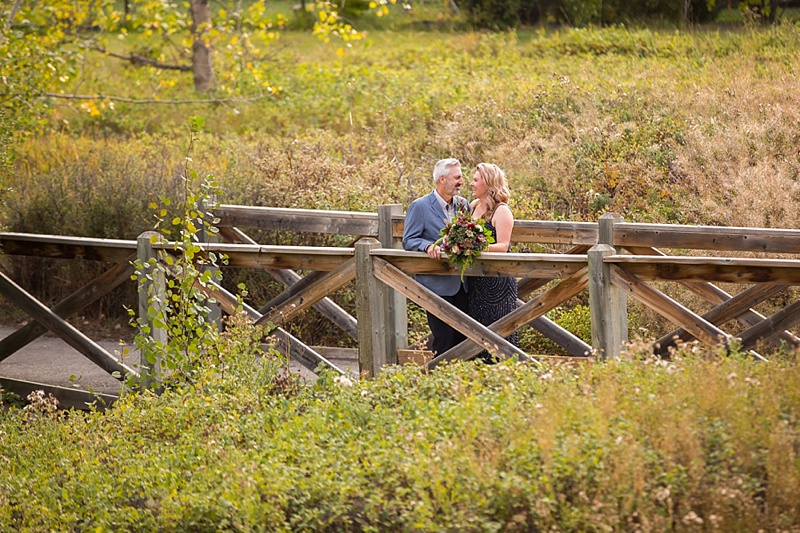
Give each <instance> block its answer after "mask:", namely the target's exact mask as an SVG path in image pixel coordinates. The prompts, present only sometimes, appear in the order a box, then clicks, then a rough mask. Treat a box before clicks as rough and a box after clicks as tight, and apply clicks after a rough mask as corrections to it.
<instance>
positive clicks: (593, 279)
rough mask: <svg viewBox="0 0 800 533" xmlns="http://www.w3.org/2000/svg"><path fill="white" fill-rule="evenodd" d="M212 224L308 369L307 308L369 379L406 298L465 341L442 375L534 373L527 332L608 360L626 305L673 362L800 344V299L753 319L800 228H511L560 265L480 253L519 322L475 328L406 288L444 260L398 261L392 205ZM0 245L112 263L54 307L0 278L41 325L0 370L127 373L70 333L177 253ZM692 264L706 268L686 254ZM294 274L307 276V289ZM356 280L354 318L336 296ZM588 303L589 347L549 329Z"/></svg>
mask: <svg viewBox="0 0 800 533" xmlns="http://www.w3.org/2000/svg"><path fill="white" fill-rule="evenodd" d="M213 216H214V217H216V218H218V219H219V220H220V222H219V223H218V224H217V226H218V228H219V230H220V231H219V235H220V236H221V237H222V239H223V240H224V241H225V242H209V243H205V244H204V248H205V249H207V250H208V251H209V252H212V251H213V252H215V253H218V254H219V253H221V254H225V255H227V257H228V266H230V267H235V268H247V269H262V270H265V271H266V272H268V273H269V274H270V275H271V276H273V277H274V278H275V279H276V280H278V281H280V282H281V283H283V284H284V285H285V286H286V287H287V288H286V290H285V291H284V292H283V293H282V294H280V295H278V296H277V297H275V298H273V300H271V301H270V302H266V303H265V304H264V305H262V306H261V307H259V308H258V309H256V308H255V307H252V306H245V311H246V312H247V313H248V314H249V315H250V317H251V318H252V319H253V321H254V322H256V323H257V324H267V323H271V324H273V325H274V326H276V329H275V330H274V332H273V341H274V343H275V346H276V347H277V348H278V349H279V350H280V351H282V352H283V353H284V354H285V355H287V356H288V357H290V358H292V359H294V360H296V361H298V362H300V363H301V364H302V365H303V366H305V367H307V368H309V369H310V370H312V371H313V370H314V369H316V368H318V366H319V365H320V364H322V365H327V366H328V367H330V368H332V369H333V370H334V371H338V372H344V371H343V370H341V369H340V368H338V367H337V366H336V365H335V364H333V363H332V362H331V361H330V360H329V359H328V358H327V357H326V354H328V353H331V351H330V350H329V349H328V348H325V347H312V346H309V345H307V344H306V343H304V342H303V341H302V340H301V339H297V338H295V337H294V336H292V335H291V334H290V333H289V332H287V331H286V330H285V329H284V328H283V326H285V325H286V324H287V323H288V322H289V321H291V320H293V319H294V318H296V317H298V316H299V315H301V314H302V313H304V312H306V311H307V310H308V309H309V308H311V307H314V308H315V309H317V310H318V311H319V312H320V313H322V314H323V315H324V316H325V317H327V318H328V319H329V320H331V321H332V322H333V323H334V324H335V325H336V326H337V327H338V328H339V329H341V331H342V334H343V335H347V336H349V337H351V338H353V339H355V340H356V341H357V343H358V349H357V358H358V368H359V372H360V374H361V375H362V376H374V375H375V374H376V373H377V372H379V371H380V369H381V368H382V367H383V366H385V365H388V364H396V363H398V362H399V361H401V359H399V356H402V355H403V354H404V353H407V352H406V349H407V348H408V330H407V324H408V319H407V309H406V305H407V300H411V301H413V302H415V303H416V304H418V305H419V306H421V307H422V308H424V309H425V310H427V311H430V312H431V313H433V314H434V315H436V316H438V317H440V318H441V319H442V320H444V321H445V322H447V323H449V324H451V325H453V326H454V327H455V328H457V329H458V330H460V331H461V332H462V333H464V335H465V336H466V337H467V340H466V341H464V342H463V343H462V344H460V345H459V346H456V347H454V348H452V349H451V350H449V351H447V352H445V353H443V354H439V355H438V356H437V357H436V358H434V359H432V360H431V361H429V362H427V366H428V367H429V368H434V367H435V366H436V365H438V364H440V363H442V362H444V361H451V360H456V359H469V358H471V357H474V356H475V355H476V354H477V353H479V352H480V351H482V350H484V349H489V350H490V351H492V352H494V353H496V354H498V355H500V356H502V357H517V358H519V359H522V360H530V361H532V362H533V363H534V364H536V363H538V361H537V360H536V358H535V357H534V356H532V355H530V354H526V353H524V352H523V351H521V350H520V349H519V348H517V347H515V346H513V345H511V344H510V343H508V342H507V341H506V340H505V337H506V336H508V335H509V334H511V333H512V332H513V331H516V330H518V329H520V328H521V327H523V326H530V327H533V328H535V329H536V330H537V331H539V332H541V333H542V334H544V335H545V336H547V337H548V338H550V339H551V340H553V341H554V342H555V343H556V344H557V345H559V346H561V347H562V348H563V350H565V351H566V353H568V354H570V355H571V356H572V357H576V358H585V357H587V356H588V355H589V354H590V353H594V354H596V355H597V356H598V357H600V358H605V357H617V356H619V354H620V351H621V350H622V347H623V345H624V343H625V341H626V340H627V335H628V325H627V309H628V304H627V300H628V298H633V299H636V300H638V301H639V302H641V303H642V304H643V305H644V306H646V307H647V308H649V309H651V310H652V311H654V312H656V313H658V314H659V315H661V316H663V317H665V318H666V319H668V320H669V321H670V322H672V323H673V324H674V325H675V327H676V329H674V330H672V331H668V332H663V335H662V336H661V338H659V339H658V340H657V341H656V342H655V343H654V344H653V349H654V352H656V353H659V354H666V353H667V352H668V349H669V347H670V346H673V345H675V343H676V342H678V341H680V340H683V341H686V340H690V339H698V340H699V341H701V342H703V343H705V344H708V345H716V346H718V345H721V346H728V345H730V344H731V343H732V342H734V335H732V334H731V333H728V332H726V331H724V330H722V329H721V325H725V324H726V323H728V322H729V321H731V320H736V321H738V322H739V323H740V324H741V326H739V327H737V330H739V331H738V332H737V333H736V335H735V338H736V339H738V340H737V341H736V342H739V343H740V344H741V346H742V348H743V349H745V350H749V351H750V352H751V353H752V355H753V357H756V358H759V359H764V357H763V356H762V355H760V354H758V353H756V352H755V349H756V348H757V346H760V345H762V344H763V343H778V342H783V343H786V344H787V345H788V346H789V347H790V348H791V349H795V348H797V347H798V346H800V339H798V337H796V336H795V335H794V334H793V333H792V332H790V331H788V330H789V329H790V328H791V327H792V326H794V325H795V324H796V323H797V322H798V321H800V301H795V302H793V303H790V304H789V305H787V306H786V307H784V308H783V309H781V310H780V311H778V312H777V313H774V314H773V315H772V316H769V317H765V316H763V315H761V314H759V313H758V312H757V311H755V310H754V307H756V306H758V305H759V304H760V303H762V302H764V301H765V300H767V299H769V298H774V297H775V296H776V295H778V294H780V293H786V292H787V291H789V289H790V288H791V287H792V286H793V285H798V284H800V261H798V260H796V259H793V257H794V256H795V254H797V253H798V252H800V231H796V230H773V229H762V228H733V227H712V226H680V225H659V224H632V223H626V222H624V221H623V220H622V218H621V217H620V216H618V215H613V214H609V215H604V216H603V217H602V218H601V219H600V221H599V222H598V223H588V222H587V223H571V222H549V221H531V220H518V221H516V223H515V226H514V231H513V234H512V241H513V242H514V243H517V244H520V245H522V246H532V245H541V246H549V247H555V246H558V247H560V248H563V249H564V250H565V251H564V252H563V253H508V254H484V255H482V256H481V257H480V258H478V260H477V261H476V262H475V264H474V266H473V267H471V268H470V269H468V270H467V272H466V275H468V276H475V275H480V276H497V275H504V276H511V277H514V278H516V279H517V280H518V289H519V291H518V292H519V297H520V298H521V299H520V301H519V302H518V304H519V306H518V308H517V309H516V310H515V311H514V312H512V313H510V314H509V315H507V316H506V317H504V318H502V319H501V320H499V321H497V322H496V323H495V324H492V325H491V326H489V327H484V326H482V325H481V324H479V323H477V322H476V321H475V320H473V319H472V318H470V317H469V316H467V315H465V314H464V313H462V312H460V311H459V310H457V309H456V308H454V307H453V306H452V305H450V304H448V303H447V302H445V301H444V300H442V299H441V298H439V297H438V296H436V295H435V294H433V293H431V292H430V291H429V290H427V289H426V288H424V287H422V286H421V285H419V284H417V283H416V282H415V281H414V279H413V275H414V274H422V273H424V274H450V275H452V274H455V273H457V272H456V270H455V269H454V267H452V266H451V265H449V264H448V263H447V261H446V260H440V261H436V260H432V259H430V258H428V256H427V255H426V254H424V253H421V252H406V251H403V250H402V249H401V245H400V239H401V237H402V230H403V222H404V215H403V212H402V207H401V206H399V205H389V206H381V207H380V208H379V209H378V212H377V213H355V212H344V211H318V210H299V209H279V208H266V207H244V206H233V205H220V206H216V207H215V208H214V209H213ZM250 229H258V230H272V231H279V232H303V233H322V234H336V235H349V236H352V237H353V242H354V245H353V246H352V247H297V246H265V245H260V244H258V243H256V242H255V241H254V240H253V239H251V238H250V237H249V236H248V235H247V234H246V233H245V231H244V230H250ZM0 244H1V245H2V249H3V253H4V254H6V255H8V256H13V255H27V256H39V257H50V258H62V259H74V258H83V259H90V260H96V261H102V262H105V263H108V264H109V265H110V267H109V269H108V270H107V271H106V272H105V273H104V274H102V275H101V276H99V277H98V278H96V279H94V280H92V281H90V282H89V283H88V284H86V285H85V286H84V287H83V288H82V289H80V290H78V291H76V292H75V293H74V294H72V295H71V296H69V297H67V298H66V299H64V300H63V301H61V302H59V303H57V304H56V305H54V306H53V307H52V308H51V309H49V308H48V307H47V306H45V305H44V304H42V303H41V302H39V301H38V300H37V299H36V298H35V297H34V296H33V295H30V294H29V293H27V292H26V291H25V290H24V289H22V288H21V287H19V286H18V285H17V284H16V283H15V282H14V281H13V280H11V279H10V278H9V277H8V276H6V275H5V274H3V273H2V272H0V293H2V294H3V295H4V296H5V297H6V298H7V299H8V300H10V301H11V302H13V303H14V304H15V305H16V306H18V307H19V308H21V309H22V310H24V311H25V312H26V313H27V314H29V315H30V316H31V317H32V318H33V319H34V321H32V322H30V323H29V324H28V325H26V326H25V327H23V328H20V329H19V330H18V331H16V332H15V333H13V334H12V335H10V336H8V337H6V338H5V339H3V340H1V341H0V361H2V360H3V359H5V358H7V357H8V356H9V355H11V354H12V353H14V352H15V351H17V350H19V349H20V348H21V347H22V346H25V345H26V344H27V343H29V342H31V340H33V339H35V338H36V337H38V336H40V335H42V334H43V333H44V332H46V331H47V330H50V331H51V332H52V333H54V334H56V335H58V336H59V337H60V338H62V339H64V341H65V342H67V343H68V344H69V345H70V346H73V347H74V348H75V349H77V350H78V351H80V352H81V353H82V354H84V355H85V356H86V357H87V358H89V359H90V360H91V361H93V362H94V363H95V364H97V365H98V366H99V367H101V368H102V369H104V370H105V371H107V372H109V373H115V375H116V374H120V373H121V374H124V373H125V372H134V371H135V370H134V368H132V367H131V366H128V365H127V364H126V363H125V362H121V361H119V360H118V359H117V358H116V357H114V356H112V355H111V354H109V353H108V352H107V351H106V350H105V349H103V348H101V347H100V346H99V345H98V344H97V343H95V342H94V341H92V340H91V339H90V338H89V337H87V336H86V335H84V334H83V333H81V332H80V331H79V330H78V329H77V328H75V327H74V326H72V325H71V324H70V323H69V322H68V321H67V320H65V319H66V318H68V317H69V316H71V315H73V314H75V313H77V312H79V311H80V310H81V309H83V308H85V307H86V306H89V305H91V304H92V303H93V302H94V301H96V300H97V299H98V298H99V297H101V296H102V295H104V294H107V293H108V292H109V291H111V290H112V289H113V288H115V287H117V286H119V285H121V284H123V283H126V282H130V279H131V275H132V274H133V272H134V267H133V266H132V261H133V260H134V259H136V258H137V257H138V258H141V259H149V258H151V257H155V258H159V257H163V254H165V253H169V251H170V250H171V249H172V245H171V244H170V243H161V244H159V243H153V242H152V240H151V238H150V234H149V233H145V234H143V235H142V236H141V237H140V238H139V239H138V240H137V241H125V240H110V239H87V238H79V237H65V236H53V235H31V234H14V233H3V234H0ZM695 250H699V251H701V252H702V253H705V254H706V255H686V253H687V251H695ZM668 252H671V255H668ZM678 253H680V254H683V255H677V254H678ZM710 254H714V255H713V256H709V255H710ZM725 254H728V255H725ZM787 257H789V258H790V259H787ZM298 271H303V272H309V273H308V274H307V275H305V276H301V275H300V274H299V273H298ZM353 280H355V291H356V317H353V316H351V315H350V314H349V313H347V312H346V311H345V310H344V309H342V308H341V307H340V306H339V305H337V303H336V302H334V301H333V299H332V297H331V294H332V293H334V292H335V291H337V290H338V289H340V288H342V287H344V286H345V285H347V284H349V283H351V282H352V281H353ZM664 282H668V283H664ZM716 283H727V284H735V285H736V286H737V290H736V291H732V292H735V294H734V295H732V294H729V293H728V292H726V291H725V290H723V289H721V288H720V287H718V286H717V285H715V284H716ZM675 284H679V285H681V286H683V287H685V288H686V289H688V291H690V292H691V293H694V294H695V295H696V296H699V297H700V299H701V301H702V302H705V303H704V305H703V307H709V306H710V309H709V310H706V311H704V312H701V311H692V310H691V309H689V308H688V307H687V305H685V304H683V303H681V302H679V301H677V300H676V299H675V298H674V297H671V296H669V295H668V293H669V292H673V291H672V290H670V289H669V287H674V285H675ZM739 285H741V286H742V287H741V289H739V288H738V286H739ZM583 291H588V294H589V301H590V310H591V322H592V324H591V326H592V339H591V345H589V344H588V343H586V342H585V341H584V340H582V339H580V338H578V337H576V336H575V335H573V334H572V333H570V332H569V331H567V330H565V329H564V328H562V327H560V326H559V325H558V324H556V323H555V322H553V321H552V320H550V319H548V318H547V317H546V316H545V315H546V313H547V312H548V311H550V310H553V309H555V308H557V307H559V306H561V305H563V304H564V303H565V302H567V301H568V300H569V299H570V298H572V297H574V296H576V295H578V294H579V293H581V292H583ZM789 292H791V291H789ZM207 293H208V295H209V296H212V297H213V298H214V299H215V300H216V301H217V302H218V304H219V306H220V307H221V309H222V310H223V311H225V312H229V313H230V312H232V311H233V310H234V309H235V308H236V305H237V298H236V295H234V294H232V293H230V292H228V291H227V290H225V289H224V288H223V287H220V286H213V287H212V288H211V289H209V290H207ZM792 296H793V294H792ZM143 309H146V307H144V308H143V307H142V304H141V303H140V312H141V313H144V314H146V312H145V311H143ZM354 357H355V355H354ZM0 384H2V385H3V386H4V387H5V388H6V389H7V390H11V391H14V390H23V391H24V390H28V389H29V388H30V384H26V383H18V382H15V381H13V380H8V379H3V378H0ZM54 392H55V393H56V394H57V396H58V395H61V399H62V403H66V404H68V405H69V404H72V405H82V403H83V402H84V401H86V398H85V397H82V396H81V395H80V394H79V393H77V392H75V391H69V392H65V391H61V390H57V389H55V388H54Z"/></svg>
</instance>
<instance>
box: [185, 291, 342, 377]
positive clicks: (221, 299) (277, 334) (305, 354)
mask: <svg viewBox="0 0 800 533" xmlns="http://www.w3.org/2000/svg"><path fill="white" fill-rule="evenodd" d="M194 286H195V287H196V288H197V289H198V290H200V291H201V292H202V293H203V294H205V295H206V297H209V298H214V299H215V300H216V301H217V303H218V304H219V305H220V307H221V308H222V310H223V311H225V312H226V313H228V314H229V315H232V314H234V313H237V312H238V311H239V309H241V310H242V311H244V312H245V313H247V316H249V317H250V318H251V319H252V320H253V322H257V321H258V320H259V319H260V318H261V317H262V315H261V313H259V312H258V311H256V310H255V309H253V308H252V307H250V306H249V305H247V304H246V303H244V302H239V301H238V299H237V298H236V296H235V295H234V294H232V293H231V292H230V291H228V290H226V289H225V288H223V287H221V286H220V285H218V284H217V283H214V282H210V283H209V284H208V285H206V286H203V285H202V284H201V283H200V282H199V281H195V283H194ZM270 335H272V336H273V337H274V338H275V340H276V348H278V350H279V351H280V352H281V353H283V354H284V355H285V356H286V357H289V358H291V359H294V360H296V361H297V362H299V363H300V364H301V365H303V366H304V367H305V368H307V369H308V370H310V371H311V372H315V373H316V371H317V368H318V367H319V365H325V366H327V367H328V368H330V369H331V370H333V371H334V372H337V373H339V374H342V375H348V372H346V371H344V370H342V369H341V368H339V367H337V366H336V365H335V364H333V363H332V362H330V361H328V360H327V359H325V357H323V356H322V355H320V354H319V353H317V352H316V351H315V350H314V349H312V348H310V347H309V346H306V345H305V344H303V342H302V341H300V340H299V339H297V338H296V337H294V336H293V335H292V334H291V333H289V332H288V331H286V330H284V329H283V328H276V329H274V330H273V331H271V332H270Z"/></svg>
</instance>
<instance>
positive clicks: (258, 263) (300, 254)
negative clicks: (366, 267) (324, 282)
mask: <svg viewBox="0 0 800 533" xmlns="http://www.w3.org/2000/svg"><path fill="white" fill-rule="evenodd" d="M161 247H162V248H163V249H164V250H165V251H168V252H169V251H171V244H165V245H162V246H161ZM201 247H202V248H203V249H204V250H206V251H208V252H215V253H218V254H225V255H226V256H227V258H228V263H227V266H231V267H239V268H277V269H295V270H324V271H330V270H335V269H337V268H338V267H339V266H340V265H341V264H342V263H344V262H346V261H348V260H349V259H351V258H352V257H353V249H352V248H338V247H322V246H318V247H315V246H261V245H255V246H254V245H246V244H225V243H222V244H211V245H207V246H206V245H201Z"/></svg>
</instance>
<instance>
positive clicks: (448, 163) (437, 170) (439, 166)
mask: <svg viewBox="0 0 800 533" xmlns="http://www.w3.org/2000/svg"><path fill="white" fill-rule="evenodd" d="M458 166H461V162H460V161H459V160H458V159H456V158H454V157H450V158H448V159H440V160H439V161H437V162H436V165H434V167H433V183H434V184H437V183H439V178H441V177H442V176H445V175H447V173H448V172H450V169H451V168H453V167H458Z"/></svg>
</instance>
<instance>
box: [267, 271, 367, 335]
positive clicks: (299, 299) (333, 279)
mask: <svg viewBox="0 0 800 533" xmlns="http://www.w3.org/2000/svg"><path fill="white" fill-rule="evenodd" d="M355 264H356V262H355V259H350V260H348V261H346V262H344V263H343V264H342V265H341V266H339V268H337V269H336V270H332V271H330V272H328V273H326V274H325V275H324V276H322V277H321V278H320V279H318V280H316V281H314V282H312V283H310V284H309V285H308V286H307V287H306V288H305V290H304V291H302V292H300V293H298V294H294V295H292V296H291V297H289V298H287V299H286V301H285V302H283V303H282V304H281V305H279V306H278V307H275V308H273V309H271V310H270V311H269V312H268V313H266V314H264V315H263V316H262V317H261V318H259V319H258V320H257V321H256V325H261V324H268V323H270V322H271V323H272V324H274V325H276V326H280V325H282V324H285V323H286V322H288V321H289V320H291V319H292V318H294V317H296V316H297V315H299V314H300V313H302V312H304V311H305V310H307V309H308V308H309V307H311V306H312V305H314V304H315V303H317V302H318V301H320V300H322V299H323V298H325V296H326V295H328V294H330V293H332V292H333V291H335V290H337V289H340V288H341V287H343V286H345V285H347V284H348V283H349V282H350V281H351V280H352V279H353V278H355V276H356V268H355Z"/></svg>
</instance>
